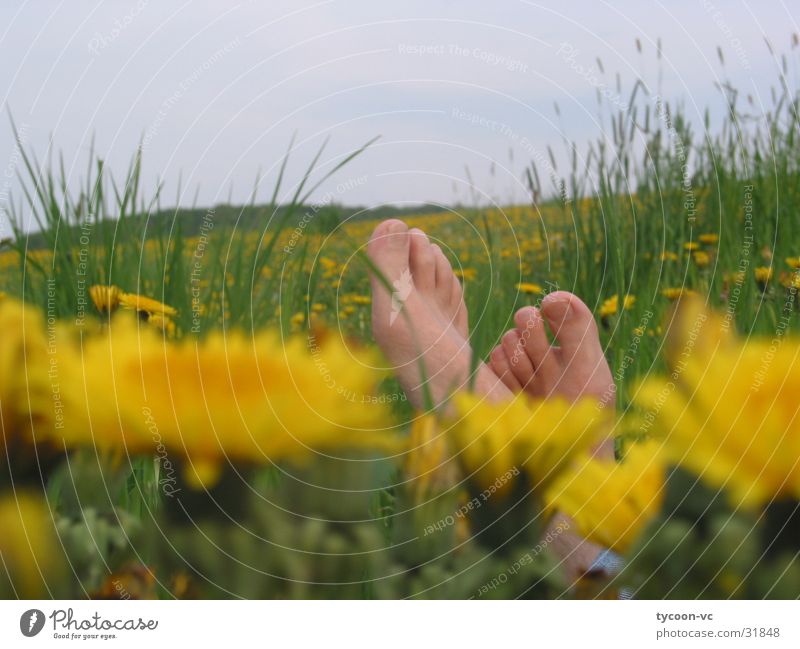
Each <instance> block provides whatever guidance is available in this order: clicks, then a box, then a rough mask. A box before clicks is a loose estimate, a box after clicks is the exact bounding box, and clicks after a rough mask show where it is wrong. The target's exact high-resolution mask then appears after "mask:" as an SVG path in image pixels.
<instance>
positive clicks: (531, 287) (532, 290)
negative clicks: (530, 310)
mask: <svg viewBox="0 0 800 649" xmlns="http://www.w3.org/2000/svg"><path fill="white" fill-rule="evenodd" d="M517 290H518V291H519V292H520V293H527V294H529V295H531V294H532V295H539V294H540V293H542V287H541V286H539V285H538V284H535V283H533V282H522V283H520V284H517Z"/></svg>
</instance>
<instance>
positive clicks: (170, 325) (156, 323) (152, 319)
mask: <svg viewBox="0 0 800 649" xmlns="http://www.w3.org/2000/svg"><path fill="white" fill-rule="evenodd" d="M147 324H149V325H152V326H153V327H155V328H156V329H159V330H160V331H163V332H164V333H166V334H167V335H169V336H174V335H175V321H174V320H172V318H170V317H169V316H168V315H164V314H163V313H151V314H150V315H148V316H147Z"/></svg>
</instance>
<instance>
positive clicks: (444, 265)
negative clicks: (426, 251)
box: [431, 243, 454, 309]
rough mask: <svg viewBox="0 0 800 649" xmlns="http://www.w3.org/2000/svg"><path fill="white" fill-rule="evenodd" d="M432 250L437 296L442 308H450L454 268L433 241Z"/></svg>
mask: <svg viewBox="0 0 800 649" xmlns="http://www.w3.org/2000/svg"><path fill="white" fill-rule="evenodd" d="M431 250H433V257H434V260H435V263H436V273H435V275H436V280H435V281H436V298H437V300H438V301H439V303H440V305H441V306H442V308H444V309H448V308H449V307H450V297H451V294H452V292H453V277H454V275H453V268H452V267H451V266H450V262H449V261H447V257H445V255H444V253H443V252H442V249H441V248H440V247H439V246H438V245H436V244H435V243H432V244H431Z"/></svg>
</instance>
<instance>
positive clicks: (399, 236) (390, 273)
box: [367, 219, 410, 292]
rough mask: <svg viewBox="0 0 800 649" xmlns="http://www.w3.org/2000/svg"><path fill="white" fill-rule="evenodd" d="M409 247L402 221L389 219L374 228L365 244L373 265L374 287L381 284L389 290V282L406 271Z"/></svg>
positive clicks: (399, 277) (394, 280)
mask: <svg viewBox="0 0 800 649" xmlns="http://www.w3.org/2000/svg"><path fill="white" fill-rule="evenodd" d="M409 248H410V237H409V233H408V226H407V225H406V224H405V223H403V222H402V221H399V220H397V219H389V220H387V221H383V222H382V223H381V224H379V225H378V227H376V228H375V230H374V231H373V233H372V236H371V237H370V240H369V243H368V244H367V254H368V255H369V258H370V260H371V261H372V263H373V264H374V265H375V269H373V272H372V273H371V276H372V279H373V284H374V285H375V287H376V288H377V287H378V286H380V285H381V284H382V285H384V289H385V290H386V291H389V292H391V290H392V289H391V288H390V285H391V283H392V282H396V281H397V280H399V279H401V277H402V275H403V273H404V272H406V273H407V272H408V255H409ZM375 270H377V271H378V272H377V273H376V272H374V271H375ZM379 274H380V276H379ZM387 283H389V286H387Z"/></svg>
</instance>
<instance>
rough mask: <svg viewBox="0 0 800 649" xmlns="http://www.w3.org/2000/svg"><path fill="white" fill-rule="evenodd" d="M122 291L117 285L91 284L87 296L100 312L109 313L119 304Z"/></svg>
mask: <svg viewBox="0 0 800 649" xmlns="http://www.w3.org/2000/svg"><path fill="white" fill-rule="evenodd" d="M121 295H122V291H120V290H119V287H118V286H113V285H111V286H102V285H98V286H92V287H91V288H90V289H89V297H91V298H92V302H93V303H94V306H95V308H96V309H97V310H98V311H99V312H100V313H111V312H112V311H113V310H114V309H116V308H117V307H118V306H119V299H120V296H121Z"/></svg>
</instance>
